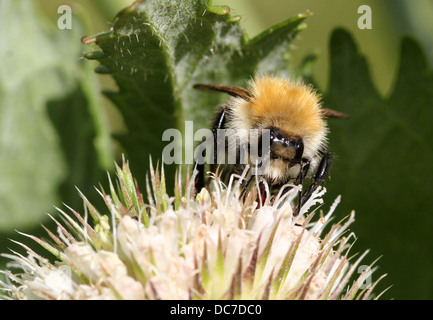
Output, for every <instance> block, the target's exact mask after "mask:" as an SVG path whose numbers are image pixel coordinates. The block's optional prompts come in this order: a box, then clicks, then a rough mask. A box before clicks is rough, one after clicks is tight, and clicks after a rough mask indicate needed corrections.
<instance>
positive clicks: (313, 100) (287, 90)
mask: <svg viewBox="0 0 433 320" xmlns="http://www.w3.org/2000/svg"><path fill="white" fill-rule="evenodd" d="M250 91H251V93H252V96H253V99H252V100H251V102H250V105H249V107H248V109H249V112H248V113H249V116H250V119H251V122H252V123H255V124H258V123H260V126H261V127H262V128H264V127H270V126H274V127H279V128H284V130H285V131H288V132H291V133H295V134H298V135H300V136H304V137H306V136H314V135H319V136H322V135H323V134H324V131H325V130H326V123H325V121H324V119H323V117H322V112H321V107H320V96H319V95H318V94H317V93H316V92H315V91H314V90H313V89H312V88H311V87H309V86H307V85H305V84H303V83H293V82H290V81H288V80H284V79H280V78H273V77H259V78H255V79H254V80H253V81H252V82H251V83H250Z"/></svg>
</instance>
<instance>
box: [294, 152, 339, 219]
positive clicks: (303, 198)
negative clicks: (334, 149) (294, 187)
mask: <svg viewBox="0 0 433 320" xmlns="http://www.w3.org/2000/svg"><path fill="white" fill-rule="evenodd" d="M331 159H332V154H331V153H330V152H327V151H326V152H324V154H323V157H322V160H320V163H319V166H318V167H317V170H316V172H315V174H314V176H313V182H312V183H311V185H310V186H309V187H308V189H307V190H306V191H305V192H304V193H302V192H301V191H300V192H299V197H298V203H297V204H296V206H295V210H294V212H293V215H294V216H297V215H299V212H300V211H301V208H302V206H303V205H304V204H305V202H307V200H308V199H309V198H310V197H311V195H312V194H313V192H314V190H316V189H317V187H318V186H320V185H321V184H322V183H323V182H324V180H325V179H326V177H327V176H328V173H329V169H330V167H331ZM307 166H308V167H307ZM309 166H310V164H309V163H308V164H307V165H305V166H304V168H303V169H302V170H301V172H300V173H299V176H298V177H297V179H296V184H302V182H303V179H304V177H305V175H306V173H307V172H308V169H309ZM305 167H307V169H306V170H305ZM298 182H299V183H298Z"/></svg>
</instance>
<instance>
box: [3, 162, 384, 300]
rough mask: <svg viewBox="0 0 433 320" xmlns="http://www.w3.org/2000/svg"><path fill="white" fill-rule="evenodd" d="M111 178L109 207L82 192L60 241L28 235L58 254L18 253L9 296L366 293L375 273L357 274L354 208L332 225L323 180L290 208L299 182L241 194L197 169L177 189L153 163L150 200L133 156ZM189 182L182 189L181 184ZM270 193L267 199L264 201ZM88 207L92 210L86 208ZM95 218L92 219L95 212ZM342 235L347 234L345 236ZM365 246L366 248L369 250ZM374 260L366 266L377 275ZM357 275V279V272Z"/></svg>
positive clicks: (195, 296)
mask: <svg viewBox="0 0 433 320" xmlns="http://www.w3.org/2000/svg"><path fill="white" fill-rule="evenodd" d="M117 175H118V179H119V185H120V190H119V191H115V188H114V187H113V184H112V183H111V181H110V185H111V187H110V195H108V194H106V193H105V192H103V191H102V192H100V193H101V196H102V197H103V198H104V200H105V203H106V204H107V212H106V213H105V214H101V213H100V212H99V211H98V210H96V209H95V208H94V207H93V206H92V205H91V204H90V203H89V201H88V200H87V199H86V198H85V197H84V196H83V195H82V197H83V200H84V203H85V205H86V214H85V215H84V216H83V215H80V214H78V213H77V212H75V211H74V210H72V209H71V212H72V214H66V213H65V212H63V211H62V210H59V211H60V215H61V217H62V219H63V220H64V221H65V222H68V223H65V224H64V225H65V226H63V225H62V224H60V223H59V222H57V220H56V222H57V225H58V228H57V235H55V234H54V233H52V232H49V235H50V237H51V240H52V242H50V243H49V242H48V241H45V240H42V239H39V238H36V237H33V236H30V235H27V236H29V237H30V238H32V239H33V240H35V241H36V242H38V243H39V244H40V245H42V246H43V247H44V248H45V249H47V250H48V251H49V252H51V253H52V254H54V255H55V256H56V258H57V261H56V262H54V263H51V262H49V261H48V260H47V259H46V258H44V257H42V256H40V255H38V254H36V253H35V252H34V251H33V250H31V249H30V248H29V247H27V246H25V245H23V247H24V248H25V249H26V255H21V254H19V253H16V252H12V254H5V255H4V256H6V257H7V258H9V259H10V260H11V263H9V265H8V267H9V269H10V270H18V271H16V272H12V271H10V270H6V271H4V273H5V274H6V276H7V280H6V281H5V282H2V283H0V287H2V290H3V292H4V293H3V297H4V298H7V299H348V298H350V299H354V298H357V299H367V298H371V297H372V296H373V294H372V289H373V288H374V286H375V284H376V283H377V281H376V282H375V283H368V284H367V285H366V284H365V283H364V282H363V281H355V282H353V283H352V279H351V277H352V276H354V275H355V274H354V272H355V269H356V266H357V265H359V264H360V262H361V259H358V260H357V261H355V262H354V263H351V260H350V259H349V258H348V251H349V249H350V246H351V240H352V239H354V236H353V234H350V233H349V234H348V226H349V225H350V224H351V223H352V222H353V221H354V214H353V213H352V214H351V215H350V216H349V217H347V218H346V219H345V221H342V222H340V223H337V224H335V225H333V226H330V223H329V221H330V220H331V215H332V213H333V211H334V210H335V207H336V206H337V204H338V202H339V199H337V201H336V202H335V203H334V204H333V205H332V206H331V208H330V209H329V212H327V213H326V214H324V213H323V212H322V210H323V209H322V208H323V207H324V206H323V205H322V206H320V207H318V206H317V205H318V204H321V203H322V202H323V200H322V198H321V197H322V196H323V194H324V193H325V192H326V190H325V189H324V188H322V187H319V188H318V189H317V190H316V191H315V192H314V193H313V195H312V197H311V198H310V199H309V200H308V201H307V202H306V203H305V205H304V206H303V207H302V208H301V215H300V216H298V217H293V216H292V206H293V202H294V198H295V197H296V195H297V192H298V189H297V187H294V186H292V188H291V189H290V186H288V187H287V188H286V192H280V193H279V194H278V195H277V196H275V197H274V198H271V197H270V196H269V195H267V197H266V199H260V197H258V196H257V194H256V193H254V190H252V191H251V192H250V193H249V195H248V196H247V197H246V199H245V201H241V200H239V183H238V181H237V180H236V179H233V180H231V183H230V184H229V185H228V186H224V184H223V183H221V181H220V180H219V179H218V177H213V178H212V183H211V185H210V187H209V188H206V189H203V190H202V191H201V192H200V193H199V194H197V195H194V193H193V192H192V190H193V189H194V188H193V185H192V181H193V180H194V179H193V177H190V176H188V177H187V182H186V183H185V184H183V183H182V182H181V179H180V175H179V176H178V177H177V180H176V181H177V183H176V188H175V192H174V193H175V197H169V196H168V195H167V193H166V190H165V181H164V179H165V178H164V172H163V170H162V171H161V177H160V175H159V172H157V171H154V170H153V168H151V180H152V187H150V183H149V182H148V188H147V197H148V201H147V202H148V203H145V201H144V200H143V197H142V195H141V194H140V192H139V191H138V188H137V185H136V184H135V182H134V180H133V177H132V175H131V173H130V171H129V168H128V165H127V163H126V162H124V163H123V167H122V168H119V167H118V168H117ZM183 189H184V190H186V191H185V192H181V191H180V190H183ZM260 200H263V201H260ZM88 215H90V217H88ZM88 220H89V221H88ZM343 235H346V236H345V237H343ZM363 257H364V255H362V257H361V258H363ZM373 271H374V270H373V269H372V268H370V271H369V273H364V274H363V275H362V276H363V279H365V278H366V277H370V278H371V275H372V272H373ZM358 280H359V279H358Z"/></svg>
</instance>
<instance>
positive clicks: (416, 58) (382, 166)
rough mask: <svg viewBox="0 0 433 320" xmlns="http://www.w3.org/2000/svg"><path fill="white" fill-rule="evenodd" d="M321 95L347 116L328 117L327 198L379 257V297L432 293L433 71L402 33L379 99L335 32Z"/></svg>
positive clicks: (363, 66)
mask: <svg viewBox="0 0 433 320" xmlns="http://www.w3.org/2000/svg"><path fill="white" fill-rule="evenodd" d="M325 100H326V101H325V103H326V105H327V107H330V108H334V109H336V110H339V111H342V112H345V113H347V114H349V115H350V119H347V120H330V121H329V122H330V128H331V136H330V149H331V151H333V152H334V153H335V154H336V155H337V159H336V161H335V164H334V168H333V169H332V171H331V181H330V182H328V185H327V187H328V199H327V201H332V199H333V198H335V197H336V196H337V194H342V203H341V205H340V206H339V212H341V213H344V212H346V213H347V212H349V211H350V210H352V209H354V210H356V217H357V221H356V224H355V225H354V228H353V229H354V230H353V231H354V232H355V233H356V235H357V236H358V241H357V244H356V246H357V248H358V250H359V249H360V248H362V249H363V250H365V249H366V248H371V249H372V254H373V256H380V255H383V257H382V258H381V259H380V261H379V264H380V273H388V276H387V277H386V278H385V279H384V280H383V281H382V282H381V284H382V286H389V285H391V284H392V285H393V287H392V288H391V290H389V291H388V292H387V293H385V296H389V297H395V298H398V299H409V298H410V299H426V298H427V299H431V298H433V291H432V288H433V280H432V279H433V259H432V255H431V253H432V252H433V234H432V233H431V226H432V225H433V215H432V214H431V213H432V210H431V204H430V202H431V196H432V189H431V181H432V179H433V169H432V163H433V140H432V139H431V138H430V137H431V136H432V134H433V127H432V119H433V108H432V107H431V101H432V100H433V73H432V70H431V69H430V68H429V67H428V65H427V63H426V59H425V56H424V54H423V53H422V50H421V49H420V47H419V45H418V43H417V42H415V41H414V40H412V39H409V38H405V39H403V42H402V47H401V58H400V66H399V70H398V74H397V77H396V81H395V85H394V88H393V92H392V93H391V94H390V96H389V97H381V96H380V95H379V94H378V92H377V90H376V89H375V87H374V85H373V83H372V80H371V76H370V74H369V70H368V65H367V62H366V59H365V58H364V57H363V56H362V54H360V52H359V50H358V48H357V47H356V45H355V43H354V41H353V40H352V38H351V36H350V35H349V34H348V33H347V32H346V31H344V30H341V29H338V30H336V31H335V32H334V33H333V35H332V38H331V70H330V86H329V89H328V92H327V94H326V96H325ZM355 251H356V249H355ZM373 280H374V279H373Z"/></svg>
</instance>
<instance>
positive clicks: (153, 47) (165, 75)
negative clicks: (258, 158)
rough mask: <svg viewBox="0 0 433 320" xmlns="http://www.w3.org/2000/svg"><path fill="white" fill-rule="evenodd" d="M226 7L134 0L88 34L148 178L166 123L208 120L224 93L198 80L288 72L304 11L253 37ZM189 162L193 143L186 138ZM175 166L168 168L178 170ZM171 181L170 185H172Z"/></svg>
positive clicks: (127, 139)
mask: <svg viewBox="0 0 433 320" xmlns="http://www.w3.org/2000/svg"><path fill="white" fill-rule="evenodd" d="M228 12H229V10H227V7H212V5H211V2H210V1H205V0H192V1H174V0H163V1H159V0H158V1H157V0H148V1H136V2H134V3H133V4H132V5H131V6H130V7H128V8H125V9H124V10H123V11H122V12H120V13H119V14H118V15H117V17H116V18H115V19H114V22H113V28H112V30H111V31H109V32H106V33H103V34H100V35H96V36H90V37H85V38H83V42H84V43H87V44H90V43H93V42H96V44H97V45H98V46H99V47H100V49H102V52H101V51H96V52H95V53H88V54H87V55H86V57H87V58H91V59H96V60H99V62H100V63H101V66H100V67H99V68H98V69H97V72H100V73H111V75H112V77H113V78H114V79H115V81H116V83H117V85H118V91H116V92H107V93H106V94H107V96H108V97H109V98H110V99H111V100H112V101H113V102H114V103H115V104H116V105H117V107H118V108H119V110H120V112H121V114H122V116H123V120H124V122H125V124H126V127H127V128H128V133H127V134H125V135H122V136H119V137H118V139H119V141H120V142H121V144H122V146H123V148H124V150H125V151H126V153H127V157H128V159H130V161H131V167H132V170H133V171H134V172H135V173H136V176H137V180H138V181H145V180H144V176H145V174H146V170H147V169H146V168H148V166H147V165H146V164H147V163H148V158H149V154H151V155H152V156H153V157H154V158H156V159H158V158H160V157H161V154H162V151H163V148H164V146H165V145H167V144H168V143H169V142H167V141H162V134H163V132H164V131H165V130H166V129H169V128H174V129H178V130H180V131H181V132H183V131H184V130H185V129H184V127H185V121H187V120H192V121H194V123H193V126H194V130H198V129H200V128H209V127H210V124H211V121H210V118H211V116H212V114H213V113H214V110H215V108H216V106H217V105H218V104H219V103H221V102H222V101H223V99H225V98H226V96H224V95H217V94H212V93H208V92H201V91H199V90H195V89H193V85H194V84H197V83H214V84H228V85H245V84H246V81H247V80H248V79H249V78H251V77H252V76H254V74H256V73H269V72H273V73H275V74H285V75H287V74H288V73H289V70H290V69H289V68H290V56H289V53H288V49H289V45H290V43H291V41H292V39H293V38H294V36H295V35H296V34H297V33H298V32H299V31H300V30H302V28H304V25H303V24H302V22H303V20H304V19H305V18H306V15H299V16H297V17H295V18H292V19H289V20H287V21H284V22H282V23H280V24H278V25H276V26H274V27H272V28H270V29H269V30H266V31H264V32H263V33H262V34H260V35H258V36H257V37H255V38H253V39H249V38H248V37H247V35H246V33H245V31H244V30H243V28H242V27H241V26H240V23H239V19H237V18H235V17H232V16H231V15H230V14H228ZM183 147H184V150H185V152H184V154H183V155H182V156H183V161H182V162H183V163H188V162H189V161H188V159H191V161H190V163H192V152H193V149H192V148H193V146H192V145H191V146H189V145H188V144H187V143H184V145H183ZM174 170H175V167H174V166H171V167H169V168H167V171H168V172H169V174H173V173H174ZM169 189H170V188H169Z"/></svg>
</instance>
